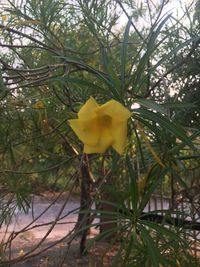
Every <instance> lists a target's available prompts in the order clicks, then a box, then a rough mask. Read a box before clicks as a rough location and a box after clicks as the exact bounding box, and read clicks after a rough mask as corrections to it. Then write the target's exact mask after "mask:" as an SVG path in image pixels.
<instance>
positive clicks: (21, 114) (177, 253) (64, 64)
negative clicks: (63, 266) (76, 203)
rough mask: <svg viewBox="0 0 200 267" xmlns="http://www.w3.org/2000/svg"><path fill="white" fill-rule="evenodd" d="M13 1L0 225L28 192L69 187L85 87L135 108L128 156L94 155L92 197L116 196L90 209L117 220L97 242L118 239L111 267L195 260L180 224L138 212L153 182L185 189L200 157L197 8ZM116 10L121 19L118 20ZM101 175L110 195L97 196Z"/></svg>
mask: <svg viewBox="0 0 200 267" xmlns="http://www.w3.org/2000/svg"><path fill="white" fill-rule="evenodd" d="M9 2H10V8H7V9H5V10H4V11H2V12H6V14H7V18H8V19H7V21H6V25H4V24H3V23H1V25H0V29H1V32H2V37H1V43H0V46H2V47H6V49H7V50H4V51H2V55H1V57H0V64H1V70H0V98H1V103H0V111H1V113H0V116H1V127H0V135H1V139H0V161H1V168H0V175H1V176H0V185H1V187H2V189H1V191H2V193H1V194H2V199H4V192H6V193H9V194H11V195H12V196H13V201H12V202H11V203H10V204H9V205H6V206H4V205H2V207H0V208H1V211H2V212H1V219H0V224H2V223H4V222H8V221H9V218H10V217H9V215H12V214H13V211H14V209H15V208H17V207H18V208H20V209H22V210H24V211H25V212H26V211H27V209H28V208H29V206H30V203H31V195H32V194H37V193H38V192H40V191H42V190H46V189H49V188H50V189H54V190H62V189H65V190H68V189H69V187H67V186H69V185H71V180H70V175H71V174H72V173H78V174H79V173H80V170H79V169H78V168H79V167H80V162H81V156H80V155H81V154H82V144H81V143H80V142H79V141H78V140H77V138H76V136H75V135H74V133H73V132H72V130H71V129H70V127H69V125H68V123H67V120H68V119H71V118H75V117H76V115H77V112H78V110H79V109H80V107H81V106H82V105H83V104H84V103H85V101H86V100H87V99H88V98H89V96H93V97H95V98H96V99H97V100H98V101H99V103H101V102H102V103H103V102H105V101H107V100H110V99H112V98H113V99H116V100H117V101H119V102H121V103H122V104H123V105H125V106H126V107H127V108H128V109H129V110H131V111H133V115H132V118H131V119H130V121H129V125H128V126H129V127H128V128H129V129H128V142H127V145H126V149H125V156H124V157H121V158H120V157H119V156H118V155H117V154H116V153H115V152H113V151H112V150H109V151H108V153H106V154H105V155H92V156H91V157H90V158H89V161H90V165H91V171H92V173H93V179H94V181H93V191H94V192H95V197H94V198H95V200H96V202H97V204H99V203H100V204H101V203H107V204H109V205H111V206H112V207H113V210H111V211H105V210H101V209H100V208H99V209H98V208H97V209H96V211H95V210H93V212H94V213H95V214H96V217H97V218H100V219H101V218H102V217H105V218H107V219H108V221H109V222H107V223H108V224H112V223H117V226H116V228H113V229H110V230H108V231H107V232H106V231H105V232H104V233H101V234H100V235H99V236H97V237H95V241H96V240H98V239H103V238H106V237H107V238H108V237H109V238H112V236H113V233H114V234H115V235H116V239H117V240H120V248H119V250H118V253H117V255H116V258H115V259H114V260H113V263H112V264H113V266H114V264H115V263H116V262H117V261H121V262H122V263H123V265H122V266H124V267H125V266H127V267H128V266H153V267H160V266H186V265H188V266H195V264H196V263H195V262H194V259H193V257H192V256H191V255H190V254H189V247H187V246H186V242H185V240H184V234H183V232H184V231H183V229H182V228H181V227H176V226H175V225H173V227H172V229H171V230H169V229H168V228H167V226H166V224H165V223H164V224H161V225H159V224H158V223H155V222H151V221H146V220H144V218H143V217H142V215H143V211H144V209H145V207H146V205H147V203H148V202H149V201H150V199H151V197H152V195H153V194H154V193H155V192H159V187H160V186H164V187H165V193H166V194H169V186H170V182H171V180H172V179H175V181H176V186H177V187H178V188H179V189H182V188H184V189H186V190H189V187H190V181H189V179H188V177H187V175H186V173H187V171H188V169H189V168H192V167H194V166H195V167H197V166H198V165H199V158H200V156H199V152H198V151H197V150H199V118H200V111H199V99H200V98H199V66H198V64H197V62H198V58H199V41H200V39H199V36H198V29H199V25H200V24H199V20H198V16H197V15H198V12H197V11H198V10H197V11H196V17H195V23H196V24H194V25H193V24H188V25H190V26H187V25H186V26H184V21H185V20H188V21H190V12H189V10H188V9H187V11H188V12H186V13H185V15H184V16H183V18H182V19H176V18H175V17H174V16H173V14H165V12H164V7H165V4H166V3H165V1H163V3H162V4H158V5H157V6H149V5H148V4H150V1H147V4H144V3H142V4H141V6H137V2H136V1H109V0H104V1H95V0H92V1H82V0H76V1H61V0H47V1H46V0H42V1H39V0H21V1H19V2H20V4H19V3H16V4H15V3H12V1H9ZM125 7H126V8H127V10H128V12H129V13H130V14H128V13H126V12H125V11H126V8H125ZM123 12H125V15H126V17H127V19H126V25H125V26H124V25H123V26H120V27H119V26H118V27H117V23H118V22H119V17H120V15H121V13H123ZM167 13H168V12H167ZM144 19H145V20H147V21H148V22H149V23H147V24H145V23H144ZM188 23H189V22H188ZM141 25H142V26H141ZM7 51H9V52H7ZM134 103H137V104H139V107H138V108H137V109H134V105H133V104H134ZM77 166H78V167H77ZM100 166H101V167H100ZM110 176H111V178H110ZM142 177H143V178H145V179H144V186H143V187H142V188H140V186H139V182H140V181H141V178H142ZM108 178H109V179H111V182H112V183H113V186H112V187H111V188H109V186H108V187H106V185H104V183H105V180H106V179H108ZM73 182H74V181H73ZM75 183H76V185H77V184H78V183H77V180H76V181H75ZM112 183H111V184H112ZM99 185H100V186H99ZM102 185H104V186H102ZM101 186H102V188H104V190H105V191H106V190H108V192H109V194H110V196H111V197H112V198H113V199H111V200H110V199H109V200H107V199H103V197H102V196H100V197H99V192H100V195H101V194H102V195H103V193H105V192H101V190H103V189H102V188H101ZM119 195H120V196H119ZM112 200H113V201H112ZM130 210H132V212H131V211H130ZM85 212H87V211H85ZM160 212H162V214H164V217H165V215H166V214H165V211H160ZM169 213H170V212H169ZM98 214H99V215H98ZM172 214H173V212H172V211H171V213H170V214H167V215H166V216H169V215H170V216H171V215H172ZM93 225H95V226H97V225H98V226H99V225H101V221H100V223H95V224H93ZM89 227H90V225H89V226H86V228H89ZM84 229H85V228H84ZM82 230H83V229H81V230H80V229H79V231H82ZM185 234H187V233H185ZM113 243H114V241H113ZM192 264H193V265H192Z"/></svg>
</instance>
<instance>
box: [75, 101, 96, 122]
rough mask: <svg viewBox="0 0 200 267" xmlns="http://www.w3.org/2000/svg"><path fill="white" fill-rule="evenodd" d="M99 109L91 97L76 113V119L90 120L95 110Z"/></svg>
mask: <svg viewBox="0 0 200 267" xmlns="http://www.w3.org/2000/svg"><path fill="white" fill-rule="evenodd" d="M98 107H99V105H98V104H97V102H96V100H95V99H94V98H93V97H92V96H91V97H90V98H89V99H88V100H87V101H86V103H85V104H84V105H83V106H82V108H81V109H80V110H79V112H78V117H79V118H80V119H90V118H93V117H94V116H95V115H96V113H95V110H96V109H97V108H98Z"/></svg>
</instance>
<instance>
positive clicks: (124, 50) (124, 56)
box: [120, 20, 131, 91]
mask: <svg viewBox="0 0 200 267" xmlns="http://www.w3.org/2000/svg"><path fill="white" fill-rule="evenodd" d="M130 27H131V20H129V21H128V23H127V25H126V28H125V32H124V40H123V43H122V48H121V66H120V69H121V88H122V90H123V91H124V89H125V83H126V82H125V75H126V60H127V47H128V39H129V31H130Z"/></svg>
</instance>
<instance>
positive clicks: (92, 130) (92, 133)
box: [68, 119, 99, 146]
mask: <svg viewBox="0 0 200 267" xmlns="http://www.w3.org/2000/svg"><path fill="white" fill-rule="evenodd" d="M68 122H69V124H70V126H71V128H72V129H73V131H74V132H75V133H76V135H77V136H78V138H79V139H80V140H81V141H82V142H83V143H84V144H87V145H89V146H90V145H92V146H95V145H97V143H98V141H99V128H98V125H97V122H96V119H90V120H87V121H84V120H81V119H74V120H68Z"/></svg>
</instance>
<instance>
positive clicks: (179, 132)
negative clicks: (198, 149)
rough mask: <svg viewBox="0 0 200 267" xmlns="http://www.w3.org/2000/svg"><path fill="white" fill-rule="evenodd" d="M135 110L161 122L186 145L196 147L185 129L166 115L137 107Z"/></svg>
mask: <svg viewBox="0 0 200 267" xmlns="http://www.w3.org/2000/svg"><path fill="white" fill-rule="evenodd" d="M135 112H138V113H139V114H140V115H141V116H142V117H143V118H145V119H148V120H150V121H153V122H155V123H157V124H159V125H160V126H161V127H162V128H164V129H166V130H167V131H169V132H171V133H172V134H173V135H174V136H175V137H177V138H178V139H180V140H181V141H182V142H183V143H184V144H185V145H188V146H189V147H190V148H192V149H194V145H193V142H192V141H191V139H190V138H189V137H187V135H186V133H185V131H184V130H183V128H182V127H181V126H178V125H177V124H175V123H174V122H172V121H170V120H169V119H167V118H166V117H164V116H162V115H160V114H158V113H155V112H151V111H149V110H145V109H137V111H135Z"/></svg>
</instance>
